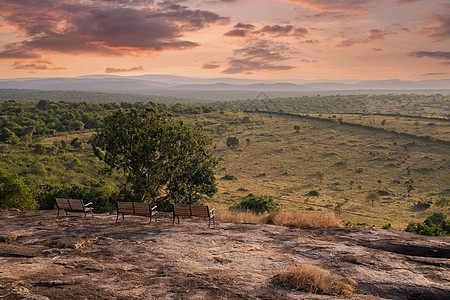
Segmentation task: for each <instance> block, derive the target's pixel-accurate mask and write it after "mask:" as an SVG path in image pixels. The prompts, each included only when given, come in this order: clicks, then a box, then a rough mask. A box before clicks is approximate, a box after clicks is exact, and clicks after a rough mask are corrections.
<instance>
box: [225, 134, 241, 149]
mask: <svg viewBox="0 0 450 300" xmlns="http://www.w3.org/2000/svg"><path fill="white" fill-rule="evenodd" d="M239 144H240V141H239V139H238V138H237V137H235V136H230V137H228V138H227V146H228V147H230V148H234V147H237V146H239Z"/></svg>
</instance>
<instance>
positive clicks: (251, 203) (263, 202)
mask: <svg viewBox="0 0 450 300" xmlns="http://www.w3.org/2000/svg"><path fill="white" fill-rule="evenodd" d="M231 209H232V210H239V211H249V212H253V213H256V214H261V213H265V212H271V211H277V210H279V209H280V208H279V204H278V203H276V202H275V200H274V199H273V198H272V197H271V196H267V195H264V196H256V195H253V194H248V195H247V196H246V197H245V198H244V199H242V200H241V201H240V202H239V203H237V204H235V205H233V206H231Z"/></svg>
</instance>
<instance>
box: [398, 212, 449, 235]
mask: <svg viewBox="0 0 450 300" xmlns="http://www.w3.org/2000/svg"><path fill="white" fill-rule="evenodd" d="M446 218H447V216H446V215H444V214H443V213H434V214H433V215H431V216H429V217H428V218H426V219H425V221H423V223H409V224H408V226H407V227H406V229H405V231H407V232H412V233H416V234H420V235H432V236H450V221H447V220H446Z"/></svg>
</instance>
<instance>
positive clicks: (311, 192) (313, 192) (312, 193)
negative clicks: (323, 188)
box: [308, 190, 320, 197]
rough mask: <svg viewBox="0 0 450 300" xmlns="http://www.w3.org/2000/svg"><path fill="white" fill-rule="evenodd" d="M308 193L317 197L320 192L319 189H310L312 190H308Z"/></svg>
mask: <svg viewBox="0 0 450 300" xmlns="http://www.w3.org/2000/svg"><path fill="white" fill-rule="evenodd" d="M308 195H310V196H315V197H317V196H319V195H320V193H319V191H316V190H312V191H309V193H308Z"/></svg>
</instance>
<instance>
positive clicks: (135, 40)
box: [0, 0, 450, 80]
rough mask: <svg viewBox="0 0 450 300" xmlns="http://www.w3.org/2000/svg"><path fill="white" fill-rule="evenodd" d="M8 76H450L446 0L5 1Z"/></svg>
mask: <svg viewBox="0 0 450 300" xmlns="http://www.w3.org/2000/svg"><path fill="white" fill-rule="evenodd" d="M0 16H1V17H0V22H1V23H0V78H18V77H56V76H59V77H66V76H79V75H87V74H118V75H139V74H148V73H152V74H172V75H182V76H192V77H205V78H206V77H236V78H253V79H280V80H282V79H283V80H287V79H334V80H338V79H391V78H398V79H403V80H424V79H441V78H449V77H450V76H449V74H450V39H449V38H450V4H449V3H448V2H447V1H443V0H440V1H439V0H333V1H331V0H207V1H206V0H205V1H201V0H164V1H156V0H2V1H1V4H0Z"/></svg>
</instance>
